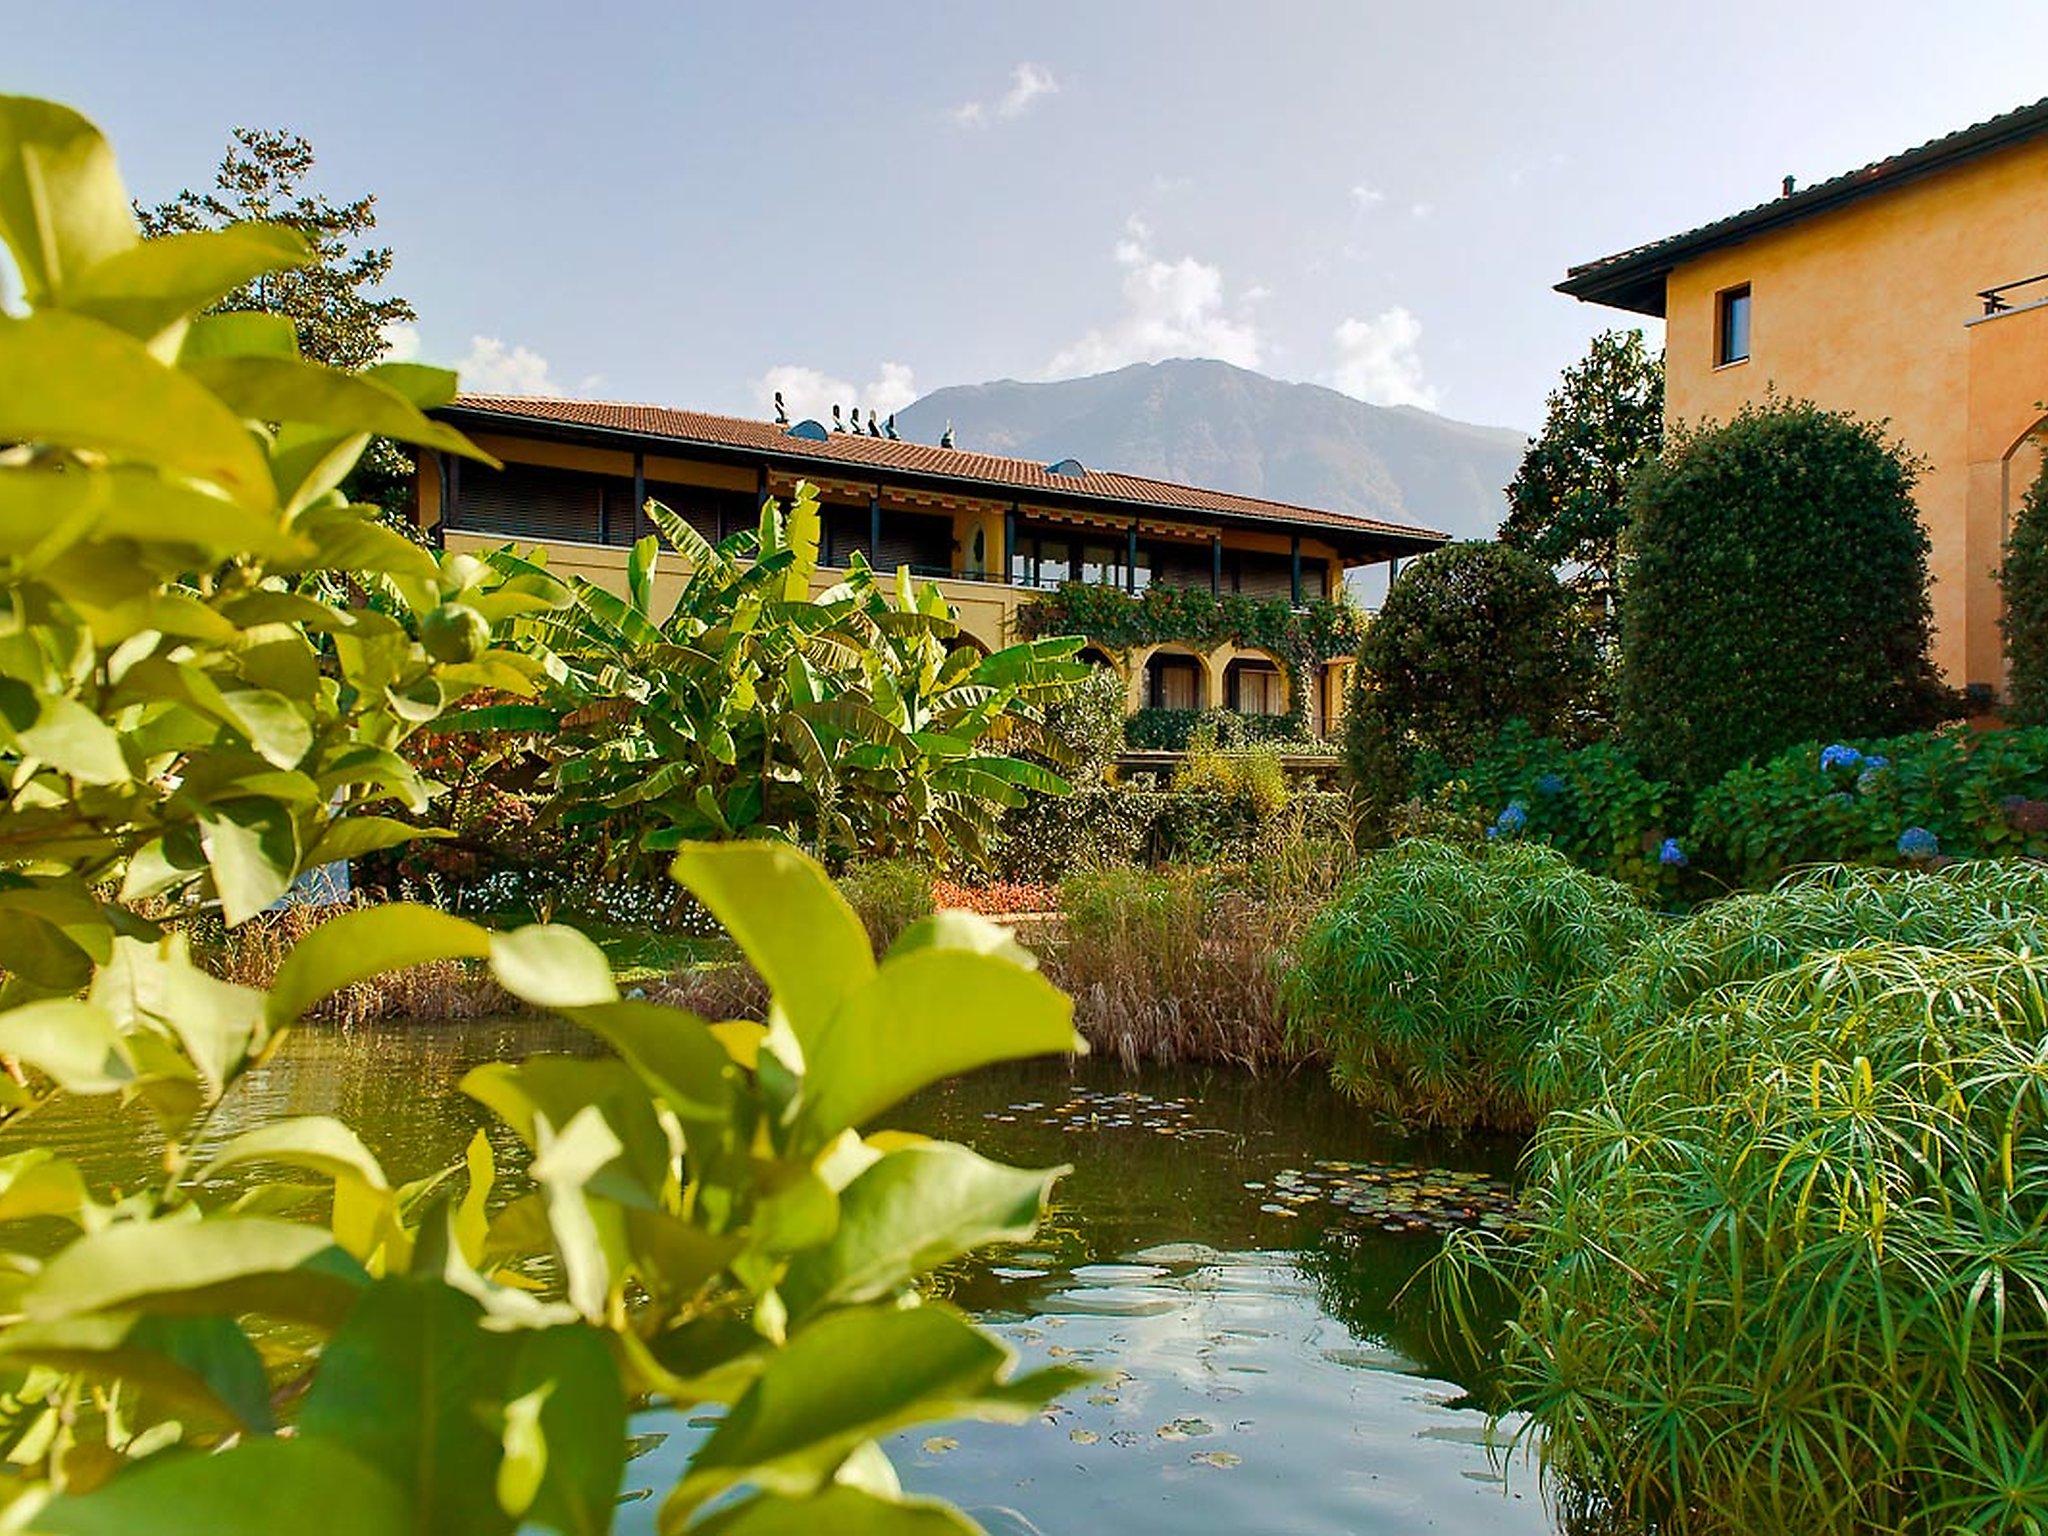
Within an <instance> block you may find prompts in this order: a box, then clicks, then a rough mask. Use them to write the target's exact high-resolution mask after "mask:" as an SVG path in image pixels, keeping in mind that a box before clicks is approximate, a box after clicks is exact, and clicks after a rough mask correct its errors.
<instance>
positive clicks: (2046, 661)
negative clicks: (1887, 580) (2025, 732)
mask: <svg viewBox="0 0 2048 1536" xmlns="http://www.w3.org/2000/svg"><path fill="white" fill-rule="evenodd" d="M1998 580H1999V584H2000V586H2001V587H2002V588H2003V590H2004V596H2005V612H2004V614H2003V615H2001V616H2000V618H1999V623H2000V625H2001V626H2002V627H2003V628H2004V630H2005V658H2006V663H2007V667H2008V672H2007V676H2006V706H2005V718H2006V719H2007V720H2008V721H2010V722H2011V723H2012V724H2014V725H2048V459H2044V460H2043V461H2042V465H2041V472H2040V474H2039V475H2037V476H2036V477H2035V478H2034V483H2033V484H2032V485H2030V486H2029V487H2028V488H2027V494H2026V496H2025V497H2024V498H2022V500H2021V501H2020V509H2019V513H2018V515H2017V516H2015V517H2014V518H2013V522H2012V533H2011V536H2010V537H2008V538H2007V540H2006V543H2005V564H2004V565H2003V566H2002V567H2001V568H2000V570H1999V573H1998Z"/></svg>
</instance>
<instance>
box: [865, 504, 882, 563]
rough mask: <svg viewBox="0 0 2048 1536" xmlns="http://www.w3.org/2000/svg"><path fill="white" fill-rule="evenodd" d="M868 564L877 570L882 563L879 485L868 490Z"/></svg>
mask: <svg viewBox="0 0 2048 1536" xmlns="http://www.w3.org/2000/svg"><path fill="white" fill-rule="evenodd" d="M868 564H869V565H872V566H874V567H875V568H876V569H877V570H880V569H881V565H882V488H881V487H880V486H879V485H878V486H876V487H875V488H874V489H873V490H872V491H869V492H868Z"/></svg>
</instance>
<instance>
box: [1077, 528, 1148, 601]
mask: <svg viewBox="0 0 2048 1536" xmlns="http://www.w3.org/2000/svg"><path fill="white" fill-rule="evenodd" d="M1076 574H1077V575H1078V574H1079V573H1078V572H1077V573H1076ZM1124 590H1125V591H1126V592H1129V593H1131V594H1132V595H1133V596H1135V595H1136V594H1137V591H1138V524H1137V522H1136V520H1135V519H1134V520H1133V521H1132V523H1131V537H1130V543H1129V545H1128V547H1127V551H1126V553H1125V556H1124Z"/></svg>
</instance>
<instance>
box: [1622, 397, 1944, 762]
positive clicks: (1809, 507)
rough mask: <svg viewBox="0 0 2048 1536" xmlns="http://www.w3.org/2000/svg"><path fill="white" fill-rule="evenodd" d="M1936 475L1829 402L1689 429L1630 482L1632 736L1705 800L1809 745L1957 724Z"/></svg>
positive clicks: (1788, 404)
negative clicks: (1937, 645)
mask: <svg viewBox="0 0 2048 1536" xmlns="http://www.w3.org/2000/svg"><path fill="white" fill-rule="evenodd" d="M1918 475H1919V465H1918V463H1917V462H1916V461H1915V460H1914V459H1912V458H1911V457H1910V456H1909V455H1908V454H1907V453H1906V451H1905V450H1904V449H1903V448H1902V447H1901V446H1899V445H1898V444H1896V443H1894V442H1892V441H1890V440H1889V439H1888V438H1887V437H1886V436H1885V431H1884V428H1883V426H1882V425H1881V424H1879V423H1874V422H1867V421H1861V420H1859V419H1857V418H1856V417H1854V416H1850V415H1847V414H1845V413H1842V412H1838V411H1828V410H1823V409H1821V407H1819V406H1817V405H1815V404H1813V403H1812V402H1811V401H1783V400H1774V401H1772V402H1771V403H1769V404H1767V405H1761V406H1747V407H1745V408H1744V409H1743V410H1742V412H1741V413H1740V414H1739V415H1737V416H1736V417H1735V419H1734V420H1733V421H1731V422H1729V423H1728V424H1727V425H1726V426H1719V427H1710V428H1707V429H1704V430H1701V431H1696V432H1689V433H1684V434H1680V435H1678V436H1676V437H1675V438H1674V439H1673V441H1672V442H1670V443H1668V444H1666V446H1665V449H1664V453H1663V455H1662V457H1661V458H1660V459H1658V460H1656V461H1654V462H1652V463H1650V464H1647V465H1645V466H1644V467H1643V468H1642V469H1641V470H1640V471H1639V472H1638V473H1637V474H1636V475H1635V476H1634V477H1633V478H1632V480H1631V481H1630V483H1629V509H1628V515H1629V524H1630V526H1629V535H1628V542H1627V552H1628V553H1627V564H1626V567H1625V571H1624V575H1623V581H1624V584H1625V585H1626V587H1627V589H1628V594H1629V597H1628V604H1627V607H1626V609H1625V610H1624V612H1623V615H1622V620H1623V623H1622V667H1621V684H1622V699H1621V703H1622V724H1623V734H1624V737H1625V739H1626V740H1627V741H1628V743H1629V745H1630V746H1631V747H1632V748H1633V750H1634V751H1635V753H1636V755H1637V757H1638V758H1639V759H1640V760H1641V761H1642V762H1643V763H1644V764H1645V765H1646V766H1647V767H1648V768H1649V769H1650V771H1651V772H1652V773H1653V774H1655V775H1658V776H1661V777H1665V778H1668V779H1671V780H1673V781H1674V782H1675V783H1677V784H1678V785H1679V786H1680V787H1681V788H1683V789H1686V790H1699V789H1703V788H1705V787H1706V786H1707V785H1709V784H1711V783H1713V782H1714V780H1716V779H1718V778H1719V777H1720V776H1721V775H1722V774H1724V773H1726V772H1727V771H1728V770H1729V769H1731V768H1734V767H1736V766H1738V765H1739V764H1741V763H1744V762H1750V761H1759V762H1760V761H1762V760H1764V759H1765V758H1768V757H1770V756H1772V755H1773V754H1775V753H1777V752H1779V751H1782V750H1783V749H1784V748H1786V747H1789V746H1792V745H1793V744H1795V743H1797V742H1802V741H1811V740H1816V739H1818V740H1822V741H1827V740H1834V739H1839V738H1849V737H1863V736H1892V735H1897V734H1899V733H1901V732H1904V731H1910V730H1916V729H1920V728H1922V727H1924V726H1927V725H1930V724H1932V723H1934V722H1935V721H1937V720H1939V719H1940V718H1942V717H1943V715H1944V714H1945V713H1947V712H1949V710H1950V708H1951V697H1950V695H1949V694H1948V693H1947V691H1946V690H1945V689H1944V688H1943V687H1942V686H1941V683H1940V681H1939V678H1938V676H1937V674H1936V672H1935V670H1934V664H1933V662H1932V661H1931V659H1930V658H1929V654H1928V652H1929V645H1930V642H1931V640H1932V636H1933V610H1932V607H1931V606H1930V604H1929V602H1928V598H1927V550H1928V543H1927V534H1926V531H1925V530H1924V529H1923V528H1922V527H1921V525H1920V518H1919V514H1918V510H1917V508H1916V507H1915V505H1914V502H1913V486H1914V483H1915V481H1916V479H1917V478H1918Z"/></svg>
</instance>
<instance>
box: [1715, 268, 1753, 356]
mask: <svg viewBox="0 0 2048 1536" xmlns="http://www.w3.org/2000/svg"><path fill="white" fill-rule="evenodd" d="M1716 303H1717V304H1718V306H1719V312H1718V314H1717V315H1716V316H1715V320H1714V366H1715V367H1717V368H1725V367H1727V366H1728V365H1729V364H1730V363H1746V362H1748V361H1749V284H1747V283H1744V284H1743V285H1742V286H1741V287H1740V288H1724V289H1722V290H1721V292H1720V294H1719V295H1718V296H1717V299H1716Z"/></svg>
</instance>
